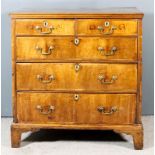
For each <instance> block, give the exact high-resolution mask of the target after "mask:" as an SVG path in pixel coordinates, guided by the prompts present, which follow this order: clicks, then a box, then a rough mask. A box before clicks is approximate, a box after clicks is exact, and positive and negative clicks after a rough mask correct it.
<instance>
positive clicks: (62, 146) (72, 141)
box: [1, 116, 154, 155]
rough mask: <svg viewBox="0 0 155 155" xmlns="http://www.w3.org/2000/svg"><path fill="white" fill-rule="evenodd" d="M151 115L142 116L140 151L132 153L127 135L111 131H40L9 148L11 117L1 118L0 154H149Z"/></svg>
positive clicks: (150, 151)
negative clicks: (141, 146)
mask: <svg viewBox="0 0 155 155" xmlns="http://www.w3.org/2000/svg"><path fill="white" fill-rule="evenodd" d="M153 119H154V117H153V116H143V124H144V149H143V150H138V151H137V150H134V149H133V144H132V143H133V141H132V138H131V136H129V135H125V134H121V135H120V134H116V133H113V132H112V131H72V130H41V131H40V132H36V133H31V132H28V133H25V134H23V135H22V143H21V147H20V148H11V147H10V124H11V122H12V119H11V118H2V132H1V133H2V136H1V137H2V155H87V154H88V155H153V152H154V147H153V146H154V141H153V137H154V133H153V131H154V130H153V123H154V120H153Z"/></svg>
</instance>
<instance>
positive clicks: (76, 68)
mask: <svg viewBox="0 0 155 155" xmlns="http://www.w3.org/2000/svg"><path fill="white" fill-rule="evenodd" d="M74 68H75V71H76V72H78V71H79V70H80V64H75V67H74Z"/></svg>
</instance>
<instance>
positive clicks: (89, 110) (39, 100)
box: [17, 93, 136, 124]
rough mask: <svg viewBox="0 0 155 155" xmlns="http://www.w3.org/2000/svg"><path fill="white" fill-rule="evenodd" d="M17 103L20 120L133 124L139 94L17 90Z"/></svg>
mask: <svg viewBox="0 0 155 155" xmlns="http://www.w3.org/2000/svg"><path fill="white" fill-rule="evenodd" d="M77 96H78V99H77ZM17 104H18V106H17V116H18V120H19V122H27V123H28V122H32V123H62V124H65V123H69V122H73V123H76V124H83V123H84V124H133V123H134V119H135V107H136V95H134V94H68V93H18V94H17Z"/></svg>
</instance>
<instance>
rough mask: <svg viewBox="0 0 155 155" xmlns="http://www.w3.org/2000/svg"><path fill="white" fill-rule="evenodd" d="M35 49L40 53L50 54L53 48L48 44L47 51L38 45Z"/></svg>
mask: <svg viewBox="0 0 155 155" xmlns="http://www.w3.org/2000/svg"><path fill="white" fill-rule="evenodd" d="M35 49H36V51H38V52H40V53H41V54H42V55H50V54H51V53H52V51H53V50H54V46H50V47H49V48H48V51H47V52H45V51H43V49H42V48H41V47H39V46H36V48H35Z"/></svg>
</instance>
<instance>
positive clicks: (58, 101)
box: [17, 93, 73, 123]
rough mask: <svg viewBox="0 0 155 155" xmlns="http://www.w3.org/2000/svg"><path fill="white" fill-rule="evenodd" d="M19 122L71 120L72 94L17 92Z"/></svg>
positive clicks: (60, 121)
mask: <svg viewBox="0 0 155 155" xmlns="http://www.w3.org/2000/svg"><path fill="white" fill-rule="evenodd" d="M17 104H18V106H17V117H18V120H19V122H35V123H47V122H48V123H53V122H57V123H65V122H72V121H73V95H72V94H59V93H18V94H17Z"/></svg>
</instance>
